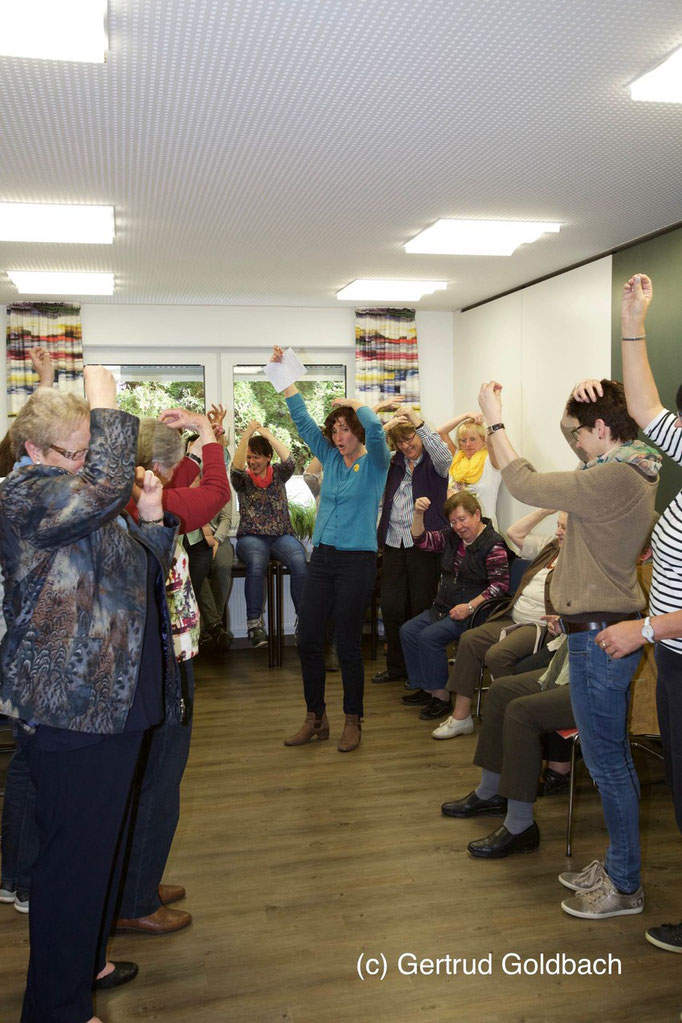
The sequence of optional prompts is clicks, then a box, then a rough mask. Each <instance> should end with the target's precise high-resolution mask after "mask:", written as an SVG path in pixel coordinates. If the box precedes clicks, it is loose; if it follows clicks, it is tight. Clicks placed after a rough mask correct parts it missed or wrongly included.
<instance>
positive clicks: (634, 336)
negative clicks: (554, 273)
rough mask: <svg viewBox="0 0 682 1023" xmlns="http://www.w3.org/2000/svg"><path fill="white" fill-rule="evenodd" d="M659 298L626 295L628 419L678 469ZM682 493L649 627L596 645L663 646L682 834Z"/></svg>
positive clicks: (624, 629)
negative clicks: (649, 326) (657, 364)
mask: <svg viewBox="0 0 682 1023" xmlns="http://www.w3.org/2000/svg"><path fill="white" fill-rule="evenodd" d="M652 298H653V287H652V283H651V280H650V278H649V277H647V276H646V274H636V275H635V276H634V277H631V278H630V280H629V281H627V283H626V284H625V287H624V289H623V301H622V309H621V327H622V330H621V335H622V353H623V383H624V384H625V397H626V400H627V403H628V412H629V413H630V415H631V416H632V418H633V419H634V420H635V422H636V423H637V424H638V426H640V427H641V429H642V431H643V432H644V434H645V435H646V436H647V437H648V438H649V440H651V441H653V443H654V444H656V445H657V446H658V447H659V448H660V449H661V451H663V452H664V453H665V454H666V455H669V456H670V458H672V459H673V461H674V462H677V463H678V464H682V415H681V414H680V403H681V402H682V387H680V388H679V390H678V392H677V400H676V403H675V404H676V408H675V411H674V412H673V411H670V410H668V409H666V408H665V407H664V406H663V404H662V402H661V399H660V397H659V394H658V388H657V387H656V382H655V380H654V377H653V374H652V372H651V367H650V365H649V358H648V355H647V341H646V330H645V326H644V324H645V320H646V314H647V310H648V308H649V305H650V303H651V300H652ZM601 394H602V386H601V384H600V382H599V381H598V380H589V381H585V382H584V383H582V384H580V385H578V387H577V388H576V390H575V391H574V396H575V397H576V398H577V399H578V401H594V400H596V399H597V397H598V396H601ZM681 523H682V491H680V492H679V493H678V494H677V496H676V497H674V498H673V500H672V501H671V502H670V504H669V505H668V507H667V508H666V510H665V511H664V512H663V514H662V516H661V518H660V519H659V521H658V522H657V524H656V527H655V529H654V531H653V534H652V538H651V546H652V548H653V552H654V572H653V579H652V583H651V594H650V599H649V616H648V617H647V618H645V619H644V623H642V622H641V621H632V622H620V623H619V624H617V625H610V626H609V628H608V629H605V630H604V631H603V632H601V633H600V634H599V635H598V636H597V637H596V641H597V642H599V643H600V644H601V646H602V647H604V649H605V650H606V651H607V652H608V653H609V654H610V656H611V657H612V658H614V659H619V658H622V657H626V656H627V655H628V654H630V653H631V652H632V651H634V650H637V649H638V648H639V647H642V646H645V645H646V644H647V643H655V644H656V650H655V656H656V665H657V667H658V676H657V681H656V707H657V710H658V723H659V725H660V729H661V742H662V745H663V758H664V763H665V776H666V781H667V783H668V785H669V786H670V788H671V790H672V796H673V807H674V810H675V820H676V823H677V827H678V828H679V830H680V831H682V687H681V686H680V681H681V680H682V525H681ZM646 938H647V941H650V942H651V944H652V945H657V946H658V948H663V949H665V950H666V951H668V952H682V923H677V924H661V925H659V926H658V927H650V928H649V930H648V931H646Z"/></svg>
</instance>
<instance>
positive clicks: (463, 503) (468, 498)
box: [443, 490, 483, 519]
mask: <svg viewBox="0 0 682 1023" xmlns="http://www.w3.org/2000/svg"><path fill="white" fill-rule="evenodd" d="M455 508H464V511H465V512H468V513H469V515H475V514H476V512H480V513H481V517H483V511H482V509H481V506H480V504H479V503H478V500H477V498H475V497H474V495H473V494H470V493H469V491H468V490H459V491H458V492H457V493H456V494H450V497H448V499H447V501H446V502H445V504H444V505H443V514H444V515H445V518H446V519H449V518H450V516H451V515H452V513H453V511H454V510H455Z"/></svg>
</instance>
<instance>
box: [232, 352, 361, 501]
mask: <svg viewBox="0 0 682 1023" xmlns="http://www.w3.org/2000/svg"><path fill="white" fill-rule="evenodd" d="M306 369H307V371H308V372H307V375H306V376H305V377H304V378H303V379H302V380H299V381H298V383H297V384H296V386H297V387H298V389H299V391H300V392H301V395H302V396H303V399H304V401H305V403H306V405H307V406H308V411H309V412H310V414H311V416H312V417H313V419H314V420H315V422H316V423H319V424H320V426H321V425H322V424H323V423H324V421H325V419H326V418H327V416H328V415H329V413H330V411H331V407H332V401H333V400H334V398H339V397H343V395H344V394H345V393H346V367H345V366H344V365H342V364H338V365H331V364H327V365H324V364H321V365H307V366H306ZM233 386H234V434H235V445H237V444H238V443H239V438H240V437H241V435H242V431H243V430H244V429H245V427H246V426H247V424H248V423H249V422H250V421H251V420H252V419H255V420H257V421H258V422H259V423H262V425H263V426H266V427H267V428H268V429H269V430H271V431H272V432H273V433H274V434H275V436H276V437H277V439H278V440H280V441H281V442H282V443H283V444H285V445H286V446H287V447H288V448H289V449H290V451H291V454H292V457H293V459H294V462H295V463H296V474H297V475H299V476H300V475H301V474H302V473H303V470H304V469H305V467H306V465H307V464H308V462H309V461H310V459H311V458H312V455H311V453H310V450H309V448H307V447H306V445H305V444H304V443H303V441H302V440H300V438H299V436H298V433H297V431H296V428H295V426H294V424H293V422H292V421H291V416H290V415H289V410H288V409H287V406H286V404H285V401H284V398H283V397H282V395H281V394H279V393H278V392H277V391H275V389H274V388H273V386H272V384H271V383H270V381H269V380H266V378H265V375H264V373H263V367H262V365H261V366H247V365H242V366H235V367H234V375H233ZM304 490H305V486H304ZM304 490H302V491H301V494H302V495H303V493H304Z"/></svg>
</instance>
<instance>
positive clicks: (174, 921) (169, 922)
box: [114, 906, 192, 934]
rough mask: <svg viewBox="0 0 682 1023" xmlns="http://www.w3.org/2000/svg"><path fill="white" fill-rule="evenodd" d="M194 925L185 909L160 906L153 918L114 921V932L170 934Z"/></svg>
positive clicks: (142, 917) (139, 917) (190, 915)
mask: <svg viewBox="0 0 682 1023" xmlns="http://www.w3.org/2000/svg"><path fill="white" fill-rule="evenodd" d="M191 923H192V914H191V913H186V912H185V910H184V909H168V908H167V907H166V906H159V908H158V909H157V911H156V913H152V914H151V916H138V917H137V918H136V919H134V920H124V919H119V920H115V921H114V931H115V932H116V934H120V933H121V931H137V932H139V933H140V934H170V933H171V932H172V931H181V930H182V928H183V927H189V925H190V924H191Z"/></svg>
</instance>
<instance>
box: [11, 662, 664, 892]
mask: <svg viewBox="0 0 682 1023" xmlns="http://www.w3.org/2000/svg"><path fill="white" fill-rule="evenodd" d="M656 665H657V666H658V679H657V682H656V709H657V710H658V724H659V726H660V729H661V742H662V744H663V762H664V764H665V780H666V781H667V783H668V785H669V786H670V789H671V791H672V795H673V806H674V808H675V821H676V823H677V827H678V828H679V829H680V831H682V654H678V653H676V652H675V651H674V650H670V649H669V648H668V647H666V646H663V644H662V643H657V644H656ZM3 876H4V875H3Z"/></svg>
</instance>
